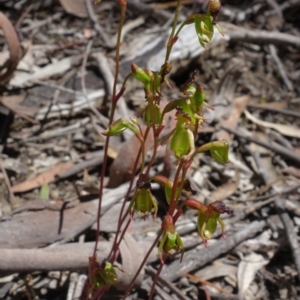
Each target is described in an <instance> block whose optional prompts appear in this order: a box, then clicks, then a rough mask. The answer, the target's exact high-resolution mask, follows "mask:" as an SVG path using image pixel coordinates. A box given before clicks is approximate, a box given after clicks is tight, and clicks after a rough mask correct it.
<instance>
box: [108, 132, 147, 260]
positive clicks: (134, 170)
mask: <svg viewBox="0 0 300 300" xmlns="http://www.w3.org/2000/svg"><path fill="white" fill-rule="evenodd" d="M149 131H150V128H148V127H147V129H146V130H145V133H144V141H146V139H147V137H148V134H149ZM141 153H142V147H140V150H139V153H138V155H137V157H136V160H135V162H134V166H133V170H132V176H131V179H130V183H129V187H128V190H127V193H126V195H125V198H124V201H123V204H122V207H121V211H120V214H119V220H118V227H117V231H116V235H115V238H114V242H113V245H112V248H111V251H110V254H109V255H108V257H109V258H111V256H112V254H113V252H115V251H116V250H115V248H116V245H117V244H119V243H117V240H118V235H119V232H120V230H121V227H122V224H123V222H124V221H125V219H126V217H127V215H128V214H129V208H128V209H127V211H126V212H125V214H124V216H123V212H124V208H125V204H126V202H127V200H128V198H129V195H130V192H131V189H132V186H133V181H134V174H135V173H136V170H137V167H138V163H139V160H140V156H141Z"/></svg>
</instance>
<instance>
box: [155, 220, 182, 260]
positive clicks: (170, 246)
mask: <svg viewBox="0 0 300 300" xmlns="http://www.w3.org/2000/svg"><path fill="white" fill-rule="evenodd" d="M162 226H163V227H164V228H165V230H164V232H163V236H162V238H161V240H160V242H159V245H158V254H159V256H160V260H161V262H163V258H162V256H163V255H168V256H172V254H173V253H176V252H178V251H179V250H181V259H180V262H181V261H182V258H183V253H184V244H183V242H182V240H181V238H180V235H179V234H178V233H177V232H176V230H175V226H174V222H173V218H172V217H171V216H170V215H166V216H165V218H164V221H163V225H162Z"/></svg>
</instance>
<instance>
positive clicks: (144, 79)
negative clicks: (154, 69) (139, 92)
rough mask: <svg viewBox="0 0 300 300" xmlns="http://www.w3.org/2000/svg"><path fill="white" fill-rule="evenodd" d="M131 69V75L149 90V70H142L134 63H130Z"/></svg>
mask: <svg viewBox="0 0 300 300" xmlns="http://www.w3.org/2000/svg"><path fill="white" fill-rule="evenodd" d="M131 71H132V75H133V76H134V77H135V78H136V79H137V80H138V81H140V82H141V83H142V84H143V85H144V87H145V89H146V90H149V88H150V86H149V84H150V81H151V75H152V73H151V71H149V70H144V69H142V68H140V67H139V66H137V65H136V64H135V63H132V64H131ZM149 72H150V73H149Z"/></svg>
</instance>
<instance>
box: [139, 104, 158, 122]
mask: <svg viewBox="0 0 300 300" xmlns="http://www.w3.org/2000/svg"><path fill="white" fill-rule="evenodd" d="M143 120H144V122H145V124H146V125H147V126H153V125H160V124H161V121H162V112H161V109H160V107H159V106H158V105H157V104H154V105H151V104H148V105H147V106H146V109H145V112H144V115H143Z"/></svg>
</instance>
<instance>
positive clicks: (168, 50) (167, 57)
mask: <svg viewBox="0 0 300 300" xmlns="http://www.w3.org/2000/svg"><path fill="white" fill-rule="evenodd" d="M180 6H181V0H177V5H176V10H175V16H174V20H173V26H172V32H171V34H170V37H169V40H168V44H167V52H166V58H165V62H167V61H168V60H169V57H170V53H171V50H172V47H173V43H172V40H173V38H174V35H175V30H176V26H177V21H178V15H179V10H180Z"/></svg>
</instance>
